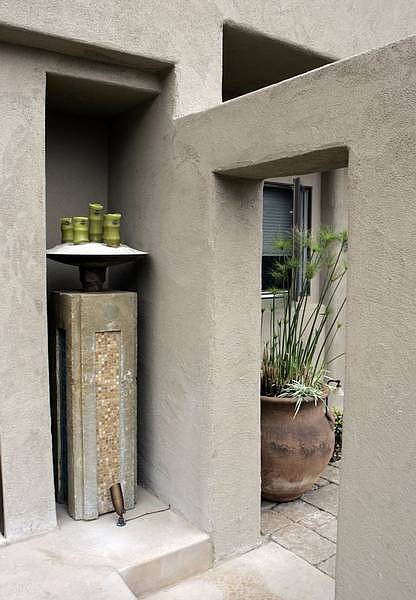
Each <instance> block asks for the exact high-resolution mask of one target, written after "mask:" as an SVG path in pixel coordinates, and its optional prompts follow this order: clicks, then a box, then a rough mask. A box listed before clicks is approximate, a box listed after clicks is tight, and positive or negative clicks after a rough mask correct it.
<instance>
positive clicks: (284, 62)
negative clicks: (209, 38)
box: [222, 22, 334, 102]
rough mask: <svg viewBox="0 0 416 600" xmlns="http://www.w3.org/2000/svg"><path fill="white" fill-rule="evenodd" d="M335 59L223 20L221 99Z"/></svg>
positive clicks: (243, 92)
mask: <svg viewBox="0 0 416 600" xmlns="http://www.w3.org/2000/svg"><path fill="white" fill-rule="evenodd" d="M333 61H334V59H333V58H330V57H328V56H324V55H321V54H318V53H316V52H313V51H311V50H308V49H307V48H303V47H300V46H296V45H294V44H290V43H288V42H285V41H283V40H278V39H276V38H272V37H270V36H267V35H264V34H262V33H260V32H258V31H254V30H252V29H247V28H244V27H241V26H239V25H237V24H235V23H228V22H227V23H224V27H223V80H222V99H223V101H224V102H225V101H226V100H231V99H232V98H238V96H242V95H243V94H248V93H249V92H254V91H255V90H259V89H261V88H264V87H266V86H268V85H272V84H273V83H278V82H279V81H284V80H285V79H290V78H291V77H295V76H296V75H300V74H301V73H306V72H307V71H312V70H313V69H317V68H318V67H322V66H323V65H326V64H329V63H331V62H333Z"/></svg>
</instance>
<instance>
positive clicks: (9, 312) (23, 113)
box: [0, 44, 160, 542]
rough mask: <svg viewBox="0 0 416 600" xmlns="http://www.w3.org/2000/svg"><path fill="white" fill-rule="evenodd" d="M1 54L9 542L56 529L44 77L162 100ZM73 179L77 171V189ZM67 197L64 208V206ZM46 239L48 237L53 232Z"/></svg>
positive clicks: (154, 81)
mask: <svg viewBox="0 0 416 600" xmlns="http://www.w3.org/2000/svg"><path fill="white" fill-rule="evenodd" d="M0 55H1V61H0V70H1V72H0V90H1V93H0V101H1V115H0V119H1V124H0V125H1V131H2V136H1V141H0V164H1V165H2V169H1V173H0V188H1V195H2V204H1V221H2V223H3V225H4V235H3V237H2V240H1V245H2V251H1V254H2V257H3V261H2V268H1V269H0V278H1V279H0V281H1V284H2V288H3V290H4V291H5V293H4V294H3V298H2V303H1V309H0V325H1V335H0V339H1V340H2V344H0V353H1V354H0V365H1V374H2V392H3V397H2V401H1V402H0V438H1V448H2V452H1V468H2V483H3V509H4V517H5V519H4V520H5V535H6V538H7V541H8V542H11V541H14V540H17V539H20V538H22V537H25V536H28V535H31V534H34V533H40V532H42V531H45V530H47V529H50V528H51V527H54V526H55V525H56V515H55V502H54V486H53V472H52V455H51V427H50V410H49V386H48V349H47V327H46V307H47V303H46V290H47V286H46V256H45V250H46V227H45V224H46V213H45V208H46V177H45V174H46V165H45V148H46V144H45V101H46V73H47V72H51V71H52V72H54V73H65V74H68V75H72V76H73V75H75V76H77V77H82V78H87V79H89V80H92V81H94V79H97V78H100V77H101V79H104V80H106V81H108V82H109V83H111V85H122V84H124V85H125V86H126V87H127V88H130V89H135V90H140V91H141V92H143V94H145V95H148V96H149V97H151V96H153V95H155V94H157V93H158V91H159V89H160V88H159V86H160V84H159V81H158V78H156V77H155V76H153V75H150V74H144V75H140V74H138V73H136V72H132V71H131V70H130V69H128V68H123V67H121V68H120V67H117V68H115V67H109V66H106V65H100V64H98V63H97V64H94V63H91V62H89V61H79V60H78V59H72V58H70V59H67V58H66V57H63V56H61V55H57V54H53V53H48V52H44V51H28V50H27V49H25V48H20V47H13V46H9V45H6V44H1V45H0ZM63 133H65V131H64V132H63ZM66 136H67V137H66V140H64V141H63V142H62V143H63V145H64V147H65V150H64V154H66V157H68V155H69V154H70V152H68V145H66V143H67V144H69V134H68V132H67V133H66ZM74 136H75V137H76V134H75V133H74ZM69 145H70V144H69ZM95 150H96V148H95ZM55 157H56V155H55ZM72 158H73V156H72ZM93 158H94V157H90V159H89V160H90V161H91V160H92V159H93ZM92 163H93V160H92ZM90 166H91V162H90ZM61 167H62V162H61V163H60V164H58V165H55V170H54V173H52V174H51V176H52V191H53V193H55V194H56V195H58V192H57V189H56V187H55V188H54V184H55V186H56V185H57V184H58V182H59V181H60V176H61V175H62V172H58V170H59V169H61ZM63 170H64V169H63ZM68 175H69V173H68ZM74 177H75V176H74V174H73V173H72V174H71V177H70V179H71V181H72V183H73V181H74ZM84 183H85V182H84ZM64 187H66V186H64ZM77 187H78V184H77ZM80 187H81V184H80ZM80 187H79V188H78V189H80ZM68 189H69V188H66V189H65V190H63V191H62V195H61V197H60V199H59V201H61V200H62V201H63V200H65V199H68V196H67V193H68V194H69V195H70V194H71V192H70V191H69V192H68ZM72 190H73V188H72ZM50 231H51V235H52V224H51V230H50Z"/></svg>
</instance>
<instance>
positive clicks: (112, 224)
mask: <svg viewBox="0 0 416 600" xmlns="http://www.w3.org/2000/svg"><path fill="white" fill-rule="evenodd" d="M120 220H121V214H120V213H109V214H107V215H104V243H105V244H106V245H107V246H111V247H112V248H117V247H118V246H120Z"/></svg>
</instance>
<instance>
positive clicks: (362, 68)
mask: <svg viewBox="0 0 416 600" xmlns="http://www.w3.org/2000/svg"><path fill="white" fill-rule="evenodd" d="M415 59H416V40H415V39H414V38H411V39H409V40H407V41H405V42H403V43H398V44H394V45H392V46H389V47H387V48H385V49H381V50H379V51H375V52H372V53H369V54H366V55H362V56H359V57H356V58H353V59H350V60H346V61H341V62H339V63H336V64H334V65H329V66H327V67H323V68H322V69H320V70H319V71H315V72H314V73H310V74H307V75H304V76H301V77H298V78H296V79H293V80H291V81H288V82H286V83H281V84H278V85H275V86H272V87H270V88H268V89H267V90H264V91H260V92H256V93H254V94H250V95H249V96H247V97H245V98H240V99H239V100H238V101H234V102H230V103H227V104H225V105H222V106H220V107H218V108H215V109H212V110H209V111H207V112H205V113H201V114H199V115H193V116H189V117H187V118H184V119H182V120H181V122H180V123H179V124H178V134H177V139H178V140H180V142H181V145H182V146H183V147H184V148H188V153H190V152H191V151H192V155H193V156H194V157H198V160H197V161H195V164H198V168H199V169H200V170H201V169H202V167H203V170H204V171H205V170H207V171H209V170H214V171H217V172H219V173H221V175H222V176H223V177H224V176H230V177H238V178H242V177H247V178H249V179H255V178H257V177H258V178H259V179H262V178H264V177H268V176H270V175H271V174H272V173H274V174H277V175H279V174H280V175H286V174H288V173H290V172H302V171H305V172H308V171H311V170H312V169H313V168H315V167H316V164H318V163H319V164H321V165H322V168H324V165H326V170H330V169H333V168H334V167H340V166H344V167H345V166H346V160H347V156H346V155H345V154H343V152H342V148H345V147H346V146H347V147H348V149H349V152H348V168H349V196H348V209H347V210H348V220H349V230H350V245H349V260H350V265H351V268H350V271H349V276H348V283H347V286H348V300H349V301H348V309H347V327H348V329H347V389H348V402H347V403H346V406H345V422H344V426H345V430H344V431H345V451H344V462H343V468H342V477H341V500H340V514H339V537H338V558H337V595H338V596H337V597H338V599H342V600H344V599H345V600H346V599H350V598H354V599H358V600H360V599H361V598H362V599H364V598H368V597H377V598H378V599H381V600H384V599H386V600H387V599H390V598H392V597H400V598H403V599H406V600H407V599H409V600H410V599H411V598H413V597H414V594H415V590H416V580H415V577H414V572H413V568H412V559H411V556H412V555H413V553H414V550H415V547H414V540H415V535H414V534H415V532H414V531H413V529H414V527H413V526H412V524H411V523H410V522H409V519H408V517H407V514H408V513H409V511H410V512H411V510H412V506H413V499H414V497H415V494H416V487H415V482H414V480H413V479H412V478H409V476H408V473H409V468H410V465H411V462H412V458H411V457H412V456H413V454H414V452H415V451H416V447H415V438H414V435H413V421H414V419H415V416H416V414H415V405H414V401H413V387H414V369H413V366H412V365H413V355H414V351H415V342H414V340H415V339H416V335H415V334H416V331H415V327H414V323H415V321H414V319H413V318H412V315H413V313H414V302H413V292H410V293H409V290H414V286H415V284H416V270H415V265H414V260H413V257H412V255H411V253H409V251H408V248H409V247H411V245H412V243H413V242H412V240H413V232H414V227H415V224H416V216H415V211H414V209H413V196H412V194H413V188H414V185H415V183H416V180H415V174H414V165H413V162H414V157H413V153H412V151H411V148H412V147H413V146H414V143H415V140H416V119H415V116H414V115H415V107H416V79H415V74H414V68H413V65H414V61H415ZM403 82H405V86H404V85H403ZM329 92H330V93H329ZM289 105H290V111H282V110H279V107H282V106H289ZM242 122H243V123H244V125H245V126H244V128H242V127H241V123H242ZM276 131H279V136H276V135H275V132H276ZM225 139H229V140H232V143H231V144H227V143H218V141H220V142H223V141H224V140H225ZM254 139H261V140H262V144H261V146H260V145H259V146H255V145H253V140H254ZM342 156H344V163H343V161H342ZM342 163H343V164H342ZM202 189H203V188H201V193H202ZM214 189H215V188H214ZM205 193H207V191H206V190H205ZM249 197H250V196H249V195H247V196H246V198H247V201H248V200H249ZM220 201H221V198H220V197H218V198H217V202H220ZM241 201H242V202H243V201H244V199H243V198H241ZM213 203H214V205H215V199H213ZM376 208H377V213H375V210H376ZM376 215H377V216H376ZM255 226H256V225H255V223H253V227H255ZM258 235H259V236H260V231H259V232H258ZM243 247H244V238H243V236H242V237H241V240H240V248H243ZM380 256H382V257H383V261H382V262H381V261H380V260H379V257H380ZM375 257H377V259H375ZM246 258H247V257H246V254H245V253H244V254H243V256H241V259H242V262H244V260H245V259H246ZM398 265H400V269H398V268H397V266H398ZM225 268H226V267H224V269H225ZM252 285H254V284H252ZM242 303H244V304H245V310H246V312H247V314H248V315H254V314H255V313H256V311H257V310H258V306H257V304H256V303H255V302H252V301H251V300H250V297H249V296H248V297H247V300H242ZM247 322H248V323H250V321H249V319H248V320H247ZM217 350H218V356H217V358H218V359H219V358H220V354H221V353H223V357H222V358H223V360H224V361H227V358H228V356H229V355H230V354H231V353H232V352H234V354H233V356H234V360H236V361H237V362H238V359H239V357H240V356H242V355H243V352H244V350H243V349H241V351H240V353H238V354H237V357H236V356H235V348H232V347H231V346H230V345H226V346H223V347H222V348H218V349H217ZM246 360H247V359H246ZM246 364H248V368H250V369H251V362H247V363H246ZM375 416H376V418H375ZM387 481H388V482H389V484H388V485H386V482H387ZM381 539H382V540H383V544H380V540H381Z"/></svg>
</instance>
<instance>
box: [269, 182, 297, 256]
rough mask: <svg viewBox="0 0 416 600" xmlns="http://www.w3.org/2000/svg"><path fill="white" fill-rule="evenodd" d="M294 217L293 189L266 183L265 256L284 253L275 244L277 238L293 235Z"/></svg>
mask: <svg viewBox="0 0 416 600" xmlns="http://www.w3.org/2000/svg"><path fill="white" fill-rule="evenodd" d="M292 219H293V192H292V189H291V188H280V187H275V186H269V185H265V186H264V189H263V256H279V255H281V254H282V252H280V251H279V250H276V249H275V248H274V247H273V244H274V242H275V241H276V238H279V237H280V238H286V237H291V235H292V227H293V224H292Z"/></svg>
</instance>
